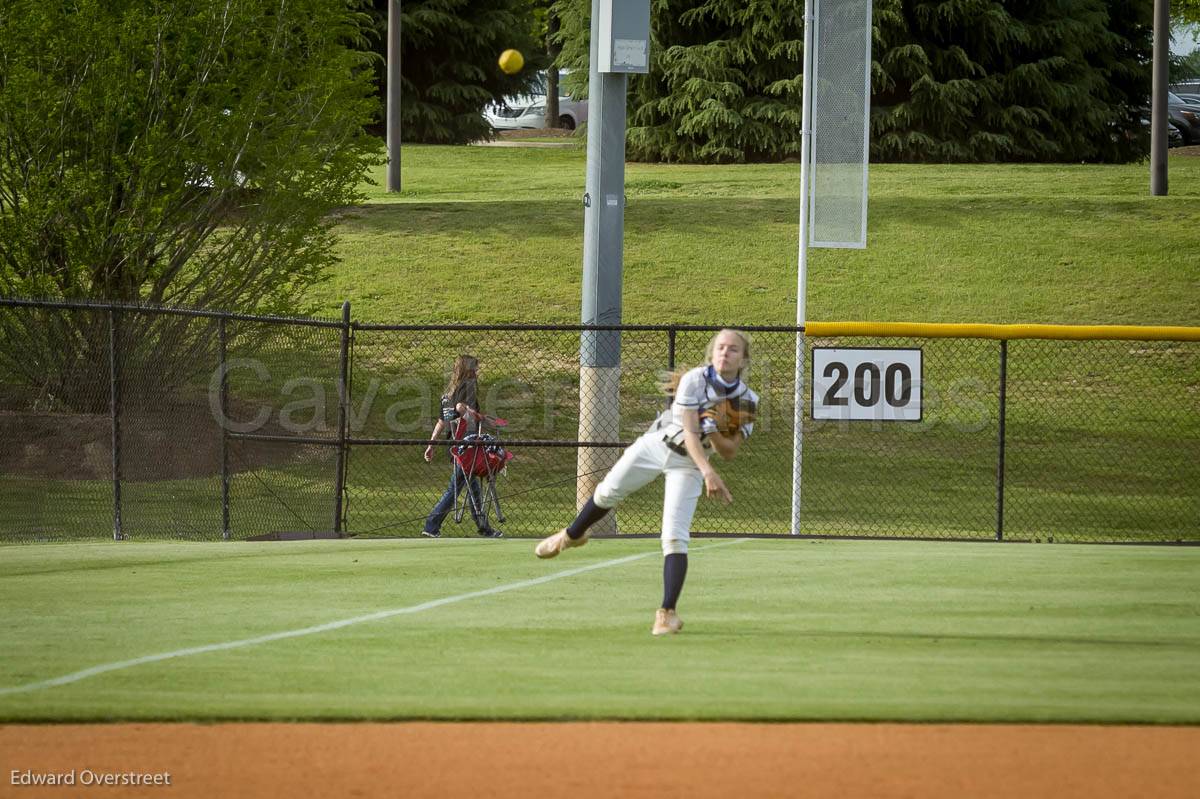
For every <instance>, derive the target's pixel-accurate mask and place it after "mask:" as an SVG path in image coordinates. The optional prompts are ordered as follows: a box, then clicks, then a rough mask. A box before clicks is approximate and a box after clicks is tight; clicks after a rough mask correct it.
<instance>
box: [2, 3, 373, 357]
mask: <svg viewBox="0 0 1200 799" xmlns="http://www.w3.org/2000/svg"><path fill="white" fill-rule="evenodd" d="M369 32H370V18H369V17H368V16H367V15H365V14H363V13H361V11H360V10H359V9H358V7H357V3H356V2H353V1H352V0H291V1H290V2H287V3H263V2H260V0H6V2H5V3H4V4H3V6H0V293H3V294H9V295H27V296H39V295H40V296H54V297H65V298H73V299H95V300H99V299H105V300H119V301H127V302H151V303H165V304H174V305H190V306H208V307H218V308H228V309H237V310H243V311H262V312H291V311H294V310H295V308H296V302H297V300H298V298H299V297H300V296H301V295H302V294H303V292H304V290H305V288H306V287H307V286H309V285H311V284H312V283H314V282H316V281H318V280H320V279H321V277H322V275H323V273H324V271H325V270H326V269H327V267H328V266H329V265H330V264H331V263H332V261H333V260H334V255H333V244H334V239H333V235H332V232H331V226H332V224H333V221H332V219H331V216H330V211H331V210H332V209H334V208H337V207H339V206H344V205H348V204H351V203H354V202H356V201H357V200H358V199H359V193H358V188H357V187H358V185H359V183H360V181H361V180H362V176H363V173H364V171H365V169H366V168H367V167H368V166H369V165H370V164H372V163H376V162H378V161H379V160H380V156H379V148H378V145H377V142H376V141H375V140H373V139H372V138H371V137H369V136H367V135H366V134H365V133H364V130H363V126H364V124H366V123H367V122H369V121H370V120H371V119H372V117H373V115H374V114H375V113H376V109H377V101H376V100H375V98H374V96H373V91H372V85H371V69H370V64H369V62H368V59H369V56H368V55H366V48H368V47H369V45H367V44H366V42H365V40H364V34H365V33H369ZM6 318H7V319H11V316H8V317H6ZM85 318H86V317H85V316H84V315H75V316H70V317H65V318H64V320H65V321H64V322H63V324H64V329H62V330H61V331H59V332H60V334H61V335H60V340H59V341H57V342H56V341H53V340H33V339H30V338H28V337H27V338H25V339H21V341H23V342H24V343H23V345H22V346H24V347H26V348H27V349H25V350H22V351H20V352H18V351H17V349H16V347H15V346H8V345H13V344H14V343H15V342H16V341H17V339H15V338H13V336H17V335H25V334H27V333H28V331H24V332H21V331H13V330H11V329H10V330H8V331H7V334H8V335H9V337H8V338H7V339H6V340H5V341H4V343H5V344H6V346H0V351H3V352H4V353H5V355H6V359H5V360H6V361H7V363H6V364H0V366H4V365H7V366H9V367H10V368H11V369H13V370H18V371H20V370H27V369H33V368H35V365H36V368H37V369H40V370H42V371H43V372H46V373H54V374H58V375H60V376H63V375H69V374H71V364H70V363H67V361H69V360H70V359H72V358H75V359H77V360H78V362H79V363H83V364H88V363H93V362H99V363H100V364H106V362H105V360H104V359H103V358H101V357H99V356H98V355H97V354H96V353H95V352H92V351H90V348H100V347H101V342H102V341H103V339H102V338H101V337H99V336H97V335H93V333H94V332H95V331H87V330H83V329H82V328H81V327H79V326H81V325H83V324H84V322H83V321H81V320H83V319H85ZM138 318H139V319H141V320H143V321H145V319H146V317H144V316H142V317H138ZM133 323H135V322H134V320H131V324H133ZM72 325H75V326H76V327H75V329H72ZM5 333H6V331H4V330H0V335H4V334H5ZM143 338H145V337H143ZM76 339H78V340H79V341H82V342H85V344H81V345H80V346H78V347H76V346H73V345H71V346H68V345H65V341H74V340H76ZM64 379H65V378H64Z"/></svg>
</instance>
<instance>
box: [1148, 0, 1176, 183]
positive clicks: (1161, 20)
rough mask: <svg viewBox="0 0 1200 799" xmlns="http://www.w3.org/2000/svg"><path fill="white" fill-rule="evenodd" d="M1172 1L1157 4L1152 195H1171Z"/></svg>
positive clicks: (1151, 112)
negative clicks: (1169, 88) (1169, 89)
mask: <svg viewBox="0 0 1200 799" xmlns="http://www.w3.org/2000/svg"><path fill="white" fill-rule="evenodd" d="M1170 41H1171V11H1170V0H1154V80H1153V82H1152V83H1151V87H1150V194H1151V195H1153V196H1155V197H1162V196H1165V195H1166V193H1167V80H1168V78H1167V64H1168V62H1169V59H1170V51H1169V50H1168V49H1167V48H1168V44H1169V43H1170Z"/></svg>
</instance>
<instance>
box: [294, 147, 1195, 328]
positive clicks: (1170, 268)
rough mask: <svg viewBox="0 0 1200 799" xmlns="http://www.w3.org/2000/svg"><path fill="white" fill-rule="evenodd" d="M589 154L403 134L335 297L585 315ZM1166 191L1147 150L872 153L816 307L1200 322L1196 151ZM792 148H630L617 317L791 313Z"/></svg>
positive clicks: (409, 313) (462, 316)
mask: <svg viewBox="0 0 1200 799" xmlns="http://www.w3.org/2000/svg"><path fill="white" fill-rule="evenodd" d="M585 160H586V157H585V153H584V150H583V148H582V147H575V148H565V149H563V148H557V149H548V148H527V149H526V148H511V147H509V148H490V147H429V146H409V147H406V148H405V149H404V152H403V175H404V191H403V192H402V193H401V194H400V195H398V196H397V195H389V194H387V193H386V192H384V190H383V189H382V185H383V172H382V170H380V171H378V172H377V173H376V174H374V175H373V176H372V177H373V179H374V182H375V183H376V184H377V185H369V186H367V187H366V191H367V193H368V202H367V203H366V204H365V205H363V206H361V207H358V208H354V209H348V210H346V211H345V212H344V213H343V215H342V221H341V224H340V227H339V232H340V235H341V245H340V248H339V254H340V256H341V258H342V262H341V264H340V265H339V266H338V267H337V268H336V269H335V270H334V271H333V272H332V274H331V276H330V280H329V281H328V282H327V283H325V284H324V285H323V286H321V287H320V288H319V289H317V290H315V291H314V292H312V294H311V296H310V300H311V302H312V303H313V306H314V309H320V310H322V311H324V312H325V313H329V312H330V309H331V308H332V307H333V306H335V305H336V304H337V303H339V302H340V301H341V300H343V299H348V300H350V301H351V302H352V303H353V305H354V314H355V317H356V318H359V319H363V320H371V321H404V322H423V321H431V322H449V321H472V322H492V321H495V322H568V323H571V322H577V321H578V319H579V301H580V272H581V261H582V233H583V206H582V201H581V198H582V195H583V186H584V173H585ZM1170 169H1171V194H1170V196H1168V197H1151V196H1149V188H1148V187H1149V175H1148V169H1147V167H1146V165H1145V164H1131V165H1125V166H1094V165H1027V166H1026V165H950V166H943V165H936V166H928V165H926V166H921V165H895V164H886V165H874V166H872V168H871V171H870V198H871V199H870V209H869V229H868V247H867V249H866V250H863V251H853V250H814V251H812V253H811V254H810V260H809V283H808V285H809V295H808V318H809V319H821V320H833V319H871V320H919V321H939V322H1047V323H1081V324H1082V323H1086V324H1103V323H1129V324H1181V325H1188V324H1200V158H1197V157H1194V156H1190V157H1189V156H1187V155H1178V154H1177V155H1173V156H1172V158H1171V163H1170ZM798 185H799V166H798V165H797V164H761V165H734V166H681V165H657V164H629V165H628V167H627V170H626V187H627V197H628V207H627V209H626V221H625V272H624V302H625V306H624V318H625V321H626V322H630V323H645V322H661V321H684V320H686V321H695V322H729V323H739V324H788V323H791V322H793V321H794V320H795V295H796V259H797V244H798V230H797V218H798V211H799V198H798Z"/></svg>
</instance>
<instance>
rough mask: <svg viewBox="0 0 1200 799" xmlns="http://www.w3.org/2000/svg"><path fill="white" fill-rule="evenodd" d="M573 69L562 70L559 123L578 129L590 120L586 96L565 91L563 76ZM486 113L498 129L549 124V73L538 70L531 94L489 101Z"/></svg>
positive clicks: (484, 114)
mask: <svg viewBox="0 0 1200 799" xmlns="http://www.w3.org/2000/svg"><path fill="white" fill-rule="evenodd" d="M569 71H570V70H566V69H563V70H559V83H558V85H559V93H558V124H559V126H561V127H564V128H566V129H567V130H575V129H576V128H577V127H579V126H580V125H582V124H583V123H584V122H587V116H588V104H587V100H576V99H575V98H573V97H571V96H570V95H568V94H565V93H564V92H563V91H562V85H563V82H562V78H563V77H564V76H566V74H567V73H568V72H569ZM483 116H484V118H485V119H487V121H488V124H490V125H491V126H492V127H493V128H494V129H495V130H520V129H522V128H544V127H546V73H545V72H539V73H538V84H537V86H535V87H534V91H533V93H531V94H524V95H520V96H518V97H505V98H504V102H503V103H490V104H489V105H488V106H487V108H485V109H484V112H483Z"/></svg>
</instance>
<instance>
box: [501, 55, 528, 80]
mask: <svg viewBox="0 0 1200 799" xmlns="http://www.w3.org/2000/svg"><path fill="white" fill-rule="evenodd" d="M523 66H525V57H524V56H523V55H521V53H520V52H519V51H517V50H505V51H504V52H503V53H501V54H500V69H502V70H504V71H505V72H507V73H508V74H509V75H516V74H517V73H518V72H520V71H521V67H523Z"/></svg>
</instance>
